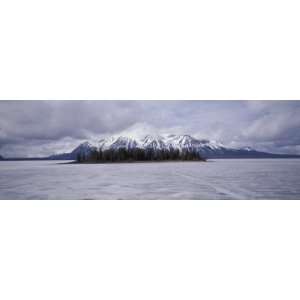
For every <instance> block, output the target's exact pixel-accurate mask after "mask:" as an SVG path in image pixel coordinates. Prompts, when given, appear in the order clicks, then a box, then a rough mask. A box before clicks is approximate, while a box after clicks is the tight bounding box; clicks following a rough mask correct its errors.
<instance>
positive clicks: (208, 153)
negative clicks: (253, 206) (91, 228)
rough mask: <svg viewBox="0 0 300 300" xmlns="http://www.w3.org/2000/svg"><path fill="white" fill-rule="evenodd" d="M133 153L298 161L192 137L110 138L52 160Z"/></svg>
mask: <svg viewBox="0 0 300 300" xmlns="http://www.w3.org/2000/svg"><path fill="white" fill-rule="evenodd" d="M120 148H123V149H126V150H132V149H135V148H138V149H144V150H149V149H152V150H153V151H159V150H164V149H165V150H172V149H173V150H177V149H178V150H179V151H180V152H182V151H196V152H198V153H199V154H200V155H201V156H202V157H204V158H272V157H273V158H277V157H295V156H291V155H280V154H272V153H266V152H259V151H256V150H254V149H252V148H249V147H246V148H228V147H225V146H224V145H223V144H222V143H220V142H217V141H209V140H206V139H196V138H194V137H192V136H190V135H174V134H172V135H146V136H143V137H132V136H125V135H123V136H111V137H108V138H104V139H101V140H99V141H98V142H96V143H92V142H85V143H82V144H80V145H79V146H78V147H76V148H75V149H74V150H73V151H72V152H70V153H63V154H57V155H52V156H50V157H49V159H66V160H67V159H72V160H73V159H76V157H77V155H78V154H83V155H85V156H87V155H89V154H90V153H91V152H92V151H93V150H102V151H105V150H117V149H120Z"/></svg>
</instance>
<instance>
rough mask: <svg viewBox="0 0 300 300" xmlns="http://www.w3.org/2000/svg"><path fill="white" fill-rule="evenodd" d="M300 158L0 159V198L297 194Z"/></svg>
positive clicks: (271, 196) (270, 196)
mask: <svg viewBox="0 0 300 300" xmlns="http://www.w3.org/2000/svg"><path fill="white" fill-rule="evenodd" d="M299 182H300V159H215V160H209V161H208V162H159V163H122V164H62V162H61V161H3V162H0V199H300V184H299Z"/></svg>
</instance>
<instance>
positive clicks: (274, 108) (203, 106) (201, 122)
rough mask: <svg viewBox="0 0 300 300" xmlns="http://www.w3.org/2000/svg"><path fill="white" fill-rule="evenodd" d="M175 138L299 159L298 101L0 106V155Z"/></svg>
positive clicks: (3, 103)
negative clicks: (121, 138)
mask: <svg viewBox="0 0 300 300" xmlns="http://www.w3.org/2000/svg"><path fill="white" fill-rule="evenodd" d="M120 133H122V134H124V133H127V134H148V133H157V134H160V133H175V134H191V135H193V136H195V137H199V138H207V139H213V140H219V141H221V142H223V143H224V144H225V145H227V146H229V147H246V146H250V147H253V148H255V149H257V150H263V151H269V152H274V153H298V154H300V101H0V154H1V155H3V156H5V157H15V156H24V157H25V156H27V157H28V156H45V155H50V154H53V153H60V152H67V151H70V150H72V149H73V148H74V147H76V146H77V145H78V144H79V143H80V142H83V141H86V140H97V139H99V138H101V137H103V136H107V135H114V134H120Z"/></svg>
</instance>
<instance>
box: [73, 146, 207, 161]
mask: <svg viewBox="0 0 300 300" xmlns="http://www.w3.org/2000/svg"><path fill="white" fill-rule="evenodd" d="M143 161H145V162H148V161H206V159H205V158H204V157H202V156H201V155H200V154H199V152H198V151H195V150H187V149H185V150H182V151H179V150H178V149H169V150H167V149H155V150H154V149H153V148H149V149H141V148H134V149H126V148H118V149H107V150H104V151H102V150H101V149H100V150H92V151H91V152H90V153H89V154H85V153H78V154H77V158H76V162H77V163H108V162H143Z"/></svg>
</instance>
